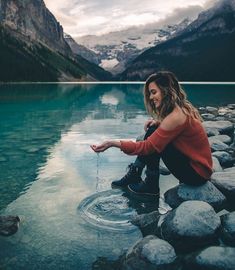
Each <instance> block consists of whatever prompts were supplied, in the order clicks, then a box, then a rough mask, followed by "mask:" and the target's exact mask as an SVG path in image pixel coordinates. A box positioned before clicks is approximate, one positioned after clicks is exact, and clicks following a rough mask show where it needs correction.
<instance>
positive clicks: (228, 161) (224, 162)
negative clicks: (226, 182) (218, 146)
mask: <svg viewBox="0 0 235 270" xmlns="http://www.w3.org/2000/svg"><path fill="white" fill-rule="evenodd" d="M212 156H214V157H216V158H217V159H218V160H219V163H220V165H221V166H222V167H232V166H233V163H234V159H233V158H232V156H231V155H230V154H229V153H227V152H225V151H215V152H213V153H212Z"/></svg>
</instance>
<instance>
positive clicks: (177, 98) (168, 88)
mask: <svg viewBox="0 0 235 270" xmlns="http://www.w3.org/2000/svg"><path fill="white" fill-rule="evenodd" d="M152 82H154V83H155V84H156V85H157V86H158V87H159V89H160V90H161V94H162V102H161V105H160V107H159V108H157V109H156V107H155V104H154V103H153V101H152V100H150V92H149V84H150V83H152ZM144 104H145V107H146V110H147V112H148V113H149V114H150V115H151V116H152V117H153V118H155V119H158V120H159V121H162V120H163V119H164V118H165V117H166V116H167V115H168V114H170V113H171V112H172V111H173V110H174V108H175V106H176V105H178V106H179V107H180V108H181V109H182V110H183V112H184V114H185V115H188V116H189V117H190V118H191V117H192V118H195V119H197V120H199V121H202V118H201V116H200V114H199V112H198V110H197V109H196V108H195V107H194V106H193V105H192V104H191V103H190V102H189V101H188V100H187V95H186V93H185V92H184V90H183V89H182V88H181V86H180V85H179V82H178V79H177V78H176V76H175V75H174V74H173V73H172V72H169V71H160V72H157V73H154V74H152V75H150V76H149V77H148V79H147V80H146V82H145V86H144Z"/></svg>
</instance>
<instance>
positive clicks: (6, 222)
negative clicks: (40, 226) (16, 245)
mask: <svg viewBox="0 0 235 270" xmlns="http://www.w3.org/2000/svg"><path fill="white" fill-rule="evenodd" d="M19 222H20V218H19V217H18V216H0V235H3V236H9V235H12V234H14V233H16V232H17V230H18V228H19Z"/></svg>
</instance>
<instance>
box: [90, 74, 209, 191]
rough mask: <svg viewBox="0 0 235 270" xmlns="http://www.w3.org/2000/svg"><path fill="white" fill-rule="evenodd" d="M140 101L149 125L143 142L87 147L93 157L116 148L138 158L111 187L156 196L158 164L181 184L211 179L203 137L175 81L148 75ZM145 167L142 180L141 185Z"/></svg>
mask: <svg viewBox="0 0 235 270" xmlns="http://www.w3.org/2000/svg"><path fill="white" fill-rule="evenodd" d="M144 101H145V107H146V109H147V111H148V113H149V114H150V115H151V116H152V117H153V119H151V120H148V121H147V122H146V123H145V131H146V134H145V137H144V140H143V141H138V142H133V141H123V140H121V141H105V142H104V143H102V144H100V145H92V146H91V148H92V149H93V150H94V151H95V152H97V153H99V152H103V151H105V150H107V149H108V148H110V147H117V148H120V149H121V150H122V151H123V152H124V153H126V154H128V155H137V156H138V157H137V159H136V160H135V162H134V163H132V164H131V165H130V166H129V167H130V168H129V171H128V173H127V174H126V175H125V176H124V177H123V178H122V179H120V180H117V181H113V182H112V186H116V187H127V186H128V189H129V190H130V191H132V192H134V193H138V194H145V195H153V196H158V195H159V160H160V158H162V160H163V162H164V163H165V165H166V166H167V168H168V169H169V170H170V172H171V173H172V174H173V175H174V176H175V177H176V178H177V179H178V180H179V181H180V182H181V183H185V184H189V185H195V186H198V185H202V184H204V183H205V182H206V181H207V180H209V179H210V176H211V174H212V157H211V150H210V146H209V142H208V138H207V134H206V132H205V130H204V128H203V126H202V123H201V117H200V115H199V113H198V111H197V109H195V108H194V107H193V106H192V104H191V103H190V102H189V101H188V100H187V99H186V94H185V92H184V91H183V90H182V88H181V87H180V85H179V83H178V80H177V78H176V77H175V75H174V74H173V73H171V72H168V71H162V72H158V73H156V74H152V75H151V76H150V77H149V78H148V79H147V81H146V83H145V87H144ZM154 119H155V120H154ZM145 166H146V178H145V180H144V181H142V179H141V173H142V170H143V168H144V167H145Z"/></svg>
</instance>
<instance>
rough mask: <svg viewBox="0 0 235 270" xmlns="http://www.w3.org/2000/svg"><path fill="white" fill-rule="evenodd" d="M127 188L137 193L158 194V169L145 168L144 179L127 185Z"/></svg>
mask: <svg viewBox="0 0 235 270" xmlns="http://www.w3.org/2000/svg"><path fill="white" fill-rule="evenodd" d="M128 189H129V190H130V191H131V192H133V193H135V194H139V195H148V196H159V170H156V171H149V170H147V171H146V178H145V180H144V181H141V182H139V183H134V184H130V185H128Z"/></svg>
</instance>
